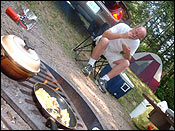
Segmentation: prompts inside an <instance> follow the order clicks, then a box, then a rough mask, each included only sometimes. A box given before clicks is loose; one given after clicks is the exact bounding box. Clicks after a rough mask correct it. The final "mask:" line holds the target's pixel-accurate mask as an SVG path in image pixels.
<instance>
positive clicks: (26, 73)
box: [1, 35, 40, 81]
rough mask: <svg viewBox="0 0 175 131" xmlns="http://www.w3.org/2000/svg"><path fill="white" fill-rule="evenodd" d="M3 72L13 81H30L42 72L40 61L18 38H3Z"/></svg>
mask: <svg viewBox="0 0 175 131" xmlns="http://www.w3.org/2000/svg"><path fill="white" fill-rule="evenodd" d="M1 71H2V72H3V73H4V74H5V75H7V76H8V77H10V78H11V79H13V80H17V81H24V80H28V79H29V78H30V77H31V76H33V75H36V74H37V73H38V72H39V71H40V59H39V57H38V55H37V54H36V52H35V51H34V50H33V49H31V48H30V47H28V46H27V45H26V43H25V42H24V41H23V40H22V39H21V38H19V37H18V36H15V35H5V36H1Z"/></svg>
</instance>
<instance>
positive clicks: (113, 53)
mask: <svg viewBox="0 0 175 131" xmlns="http://www.w3.org/2000/svg"><path fill="white" fill-rule="evenodd" d="M131 29H132V28H130V27H129V26H128V25H127V24H125V23H119V24H117V25H115V26H113V27H111V28H110V30H111V31H112V32H113V33H120V34H121V33H126V32H129V31H130V30H131ZM122 43H123V44H125V45H126V46H127V47H130V49H131V50H130V54H131V56H133V55H134V53H135V52H136V50H137V48H138V47H139V44H140V40H139V39H137V40H132V39H115V40H109V45H108V47H107V48H106V50H105V51H104V53H103V55H104V56H105V57H106V59H107V60H108V62H109V64H110V65H111V66H112V67H113V66H114V64H113V62H114V61H116V60H119V59H123V58H124V57H123V55H121V54H120V51H122V50H123V49H122Z"/></svg>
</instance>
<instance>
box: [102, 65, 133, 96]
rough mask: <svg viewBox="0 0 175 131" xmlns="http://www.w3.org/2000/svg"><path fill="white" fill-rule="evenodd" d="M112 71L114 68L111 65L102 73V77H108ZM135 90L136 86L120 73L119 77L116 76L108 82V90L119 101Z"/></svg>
mask: <svg viewBox="0 0 175 131" xmlns="http://www.w3.org/2000/svg"><path fill="white" fill-rule="evenodd" d="M111 69H112V68H111V66H110V65H109V64H108V65H106V66H105V67H104V68H103V70H102V71H101V72H100V77H102V76H104V75H106V74H107V73H108V72H109V71H111ZM133 88H134V85H133V84H132V82H131V81H130V80H129V78H128V77H127V75H126V74H125V73H120V74H119V75H117V76H115V77H114V78H112V79H111V80H109V81H108V82H107V90H108V91H109V92H110V93H111V94H112V95H114V96H115V97H116V98H117V99H119V98H120V97H122V96H123V95H125V94H126V93H127V92H129V91H130V90H131V89H133Z"/></svg>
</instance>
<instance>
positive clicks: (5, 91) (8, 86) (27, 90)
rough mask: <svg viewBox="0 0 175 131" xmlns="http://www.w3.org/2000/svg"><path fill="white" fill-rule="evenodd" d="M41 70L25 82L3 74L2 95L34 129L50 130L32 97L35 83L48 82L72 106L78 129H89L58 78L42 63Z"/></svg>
mask: <svg viewBox="0 0 175 131" xmlns="http://www.w3.org/2000/svg"><path fill="white" fill-rule="evenodd" d="M40 69H41V71H40V72H39V73H38V74H37V75H35V76H32V77H31V78H30V79H29V80H27V81H24V82H17V81H14V80H11V79H9V78H8V77H7V76H5V75H2V76H1V81H2V82H1V96H2V97H3V98H4V99H5V100H6V101H7V102H8V103H9V105H11V106H12V108H13V109H14V110H15V111H16V112H17V113H18V114H19V115H20V116H21V118H23V119H24V121H25V122H26V123H28V125H29V126H30V127H31V128H32V129H34V130H48V129H49V128H47V127H46V126H45V123H46V119H45V118H44V117H43V116H42V114H41V113H40V112H39V110H38V108H37V107H36V106H35V103H34V101H33V97H32V89H33V85H34V84H35V83H37V82H40V83H46V82H47V83H46V85H48V86H50V87H51V88H53V89H55V91H56V92H57V93H58V94H60V95H61V96H62V97H63V98H64V99H65V100H66V101H67V103H68V104H69V105H70V106H71V108H72V110H73V112H74V114H75V116H76V118H77V127H76V129H77V130H87V127H86V125H85V123H84V121H83V120H82V118H81V116H80V114H79V113H78V111H77V110H76V108H75V106H74V104H73V103H72V102H71V100H70V99H69V97H68V96H67V94H66V93H65V92H64V90H63V89H62V87H61V86H60V84H59V83H58V82H57V80H56V79H55V78H54V77H53V76H52V74H51V73H50V72H49V71H48V70H47V68H46V67H45V66H44V65H43V64H42V63H41V67H40Z"/></svg>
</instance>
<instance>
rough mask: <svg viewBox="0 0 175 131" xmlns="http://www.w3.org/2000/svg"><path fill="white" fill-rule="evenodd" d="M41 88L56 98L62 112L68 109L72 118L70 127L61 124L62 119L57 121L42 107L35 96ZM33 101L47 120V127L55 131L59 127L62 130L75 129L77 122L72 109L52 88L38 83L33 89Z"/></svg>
mask: <svg viewBox="0 0 175 131" xmlns="http://www.w3.org/2000/svg"><path fill="white" fill-rule="evenodd" d="M40 88H43V89H44V90H45V91H46V92H47V93H48V94H49V95H50V96H51V97H55V98H56V99H57V102H58V104H59V107H60V109H61V110H63V109H67V112H68V113H69V117H70V122H69V126H68V127H66V126H65V125H63V124H61V119H59V118H58V119H55V118H54V117H52V115H51V114H50V113H49V112H48V111H47V110H46V109H45V108H44V107H43V106H42V105H41V103H40V102H39V100H38V99H37V97H36V94H35V91H37V90H38V89H40ZM33 99H34V101H35V102H36V106H37V107H38V109H39V110H40V112H41V113H42V115H43V116H44V117H46V118H47V122H46V126H49V127H51V129H53V130H57V129H58V127H59V128H61V129H75V127H76V124H77V120H76V117H75V115H74V113H73V111H72V109H71V107H70V106H69V105H68V103H67V102H66V101H65V100H64V98H63V97H62V96H60V95H59V94H58V93H56V92H55V91H54V90H53V89H52V88H51V87H49V86H47V85H45V84H43V83H36V84H35V85H34V88H33Z"/></svg>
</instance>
